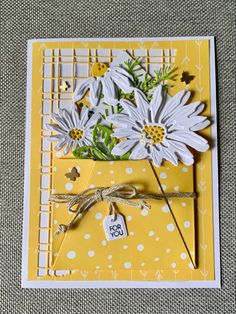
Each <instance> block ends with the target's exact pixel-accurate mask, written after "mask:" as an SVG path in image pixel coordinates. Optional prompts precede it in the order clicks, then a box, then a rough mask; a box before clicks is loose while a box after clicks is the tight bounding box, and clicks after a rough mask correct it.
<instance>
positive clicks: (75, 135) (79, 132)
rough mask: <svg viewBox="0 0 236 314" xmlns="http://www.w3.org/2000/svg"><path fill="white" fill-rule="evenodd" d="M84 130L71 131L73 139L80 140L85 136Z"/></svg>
mask: <svg viewBox="0 0 236 314" xmlns="http://www.w3.org/2000/svg"><path fill="white" fill-rule="evenodd" d="M83 133H84V132H83V131H82V130H80V129H74V130H71V131H70V132H69V135H70V137H71V138H73V140H80V139H81V138H82V136H83Z"/></svg>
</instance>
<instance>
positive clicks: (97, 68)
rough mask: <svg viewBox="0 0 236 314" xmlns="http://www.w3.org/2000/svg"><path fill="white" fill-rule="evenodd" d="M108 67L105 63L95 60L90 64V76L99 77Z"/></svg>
mask: <svg viewBox="0 0 236 314" xmlns="http://www.w3.org/2000/svg"><path fill="white" fill-rule="evenodd" d="M107 69H108V67H107V65H106V64H105V63H102V62H95V63H93V66H92V76H95V77H99V76H102V75H104V74H105V73H106V71H107Z"/></svg>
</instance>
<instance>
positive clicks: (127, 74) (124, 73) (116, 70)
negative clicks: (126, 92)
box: [111, 66, 134, 82]
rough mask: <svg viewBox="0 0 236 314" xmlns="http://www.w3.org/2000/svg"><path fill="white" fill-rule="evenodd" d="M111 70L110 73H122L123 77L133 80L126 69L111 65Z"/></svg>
mask: <svg viewBox="0 0 236 314" xmlns="http://www.w3.org/2000/svg"><path fill="white" fill-rule="evenodd" d="M111 72H112V74H113V73H117V74H118V75H120V76H121V75H122V76H125V77H127V78H129V80H130V81H132V82H133V81H134V78H133V76H132V75H131V74H130V73H129V72H128V71H126V70H125V69H123V68H122V67H116V66H114V67H111Z"/></svg>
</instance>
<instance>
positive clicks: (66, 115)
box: [47, 106, 98, 155]
mask: <svg viewBox="0 0 236 314" xmlns="http://www.w3.org/2000/svg"><path fill="white" fill-rule="evenodd" d="M51 118H52V119H53V120H54V122H55V123H56V124H47V129H48V130H50V131H54V132H57V133H58V134H56V135H52V136H50V137H49V138H48V140H49V141H51V142H58V143H57V145H56V146H55V147H54V149H55V150H61V149H62V148H63V147H65V149H64V151H63V154H64V155H67V154H68V153H69V151H70V149H71V148H72V150H75V149H76V148H77V147H78V146H79V147H81V146H85V145H91V144H92V129H93V127H94V125H95V124H96V123H97V121H98V116H97V115H95V114H93V115H92V116H91V117H89V109H88V108H87V107H83V108H82V109H81V111H80V113H79V112H78V110H77V107H76V106H73V108H72V110H71V112H68V111H67V110H65V109H62V110H59V113H58V114H55V113H52V114H51Z"/></svg>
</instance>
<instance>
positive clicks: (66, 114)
mask: <svg viewBox="0 0 236 314" xmlns="http://www.w3.org/2000/svg"><path fill="white" fill-rule="evenodd" d="M59 114H60V116H61V117H62V118H63V119H64V120H65V121H67V124H68V125H69V127H70V128H71V129H73V128H74V127H75V125H74V123H73V119H72V117H71V115H70V113H69V112H68V111H67V110H65V109H61V110H59Z"/></svg>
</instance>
